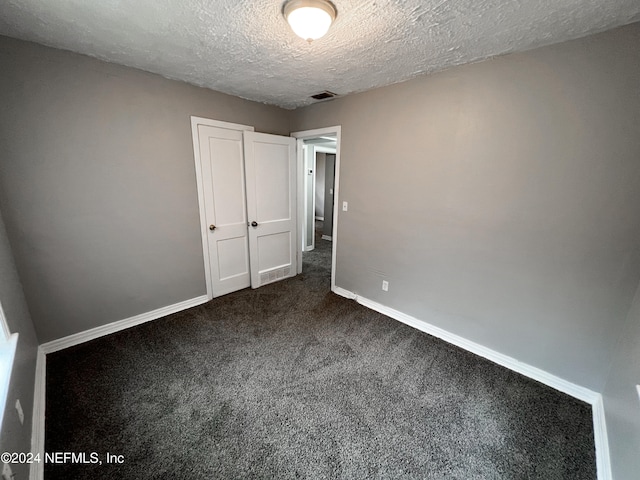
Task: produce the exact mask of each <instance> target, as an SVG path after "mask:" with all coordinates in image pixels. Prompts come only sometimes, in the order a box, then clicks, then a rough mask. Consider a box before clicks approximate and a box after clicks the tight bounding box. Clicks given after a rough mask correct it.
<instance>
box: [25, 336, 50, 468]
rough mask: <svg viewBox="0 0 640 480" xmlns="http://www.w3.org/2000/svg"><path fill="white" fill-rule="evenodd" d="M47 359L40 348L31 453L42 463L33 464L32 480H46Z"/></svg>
mask: <svg viewBox="0 0 640 480" xmlns="http://www.w3.org/2000/svg"><path fill="white" fill-rule="evenodd" d="M46 375H47V357H46V355H45V353H44V350H43V349H42V347H38V354H37V360H36V379H35V385H34V389H33V417H32V419H31V453H34V454H36V453H39V454H40V458H41V459H42V461H41V462H33V463H32V464H31V468H30V470H29V479H30V480H42V479H43V478H44V419H45V402H46Z"/></svg>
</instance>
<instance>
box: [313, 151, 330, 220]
mask: <svg viewBox="0 0 640 480" xmlns="http://www.w3.org/2000/svg"><path fill="white" fill-rule="evenodd" d="M326 158H327V154H326V153H321V152H316V170H315V172H316V188H315V192H316V193H315V195H316V212H315V214H316V217H324V174H325V169H326Z"/></svg>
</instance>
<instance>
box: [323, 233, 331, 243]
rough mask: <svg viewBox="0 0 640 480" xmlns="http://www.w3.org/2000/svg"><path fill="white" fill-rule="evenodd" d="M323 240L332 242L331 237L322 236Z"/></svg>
mask: <svg viewBox="0 0 640 480" xmlns="http://www.w3.org/2000/svg"><path fill="white" fill-rule="evenodd" d="M321 238H322V239H323V240H329V241H330V242H331V237H330V236H329V235H322V237H321Z"/></svg>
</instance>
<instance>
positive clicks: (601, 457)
mask: <svg viewBox="0 0 640 480" xmlns="http://www.w3.org/2000/svg"><path fill="white" fill-rule="evenodd" d="M591 410H592V413H593V437H594V442H595V444H596V466H597V469H598V480H612V479H613V473H612V472H611V458H610V456H609V439H608V436H607V424H606V421H605V416H604V403H603V400H602V395H600V394H598V398H597V399H596V400H595V402H593V403H592V404H591Z"/></svg>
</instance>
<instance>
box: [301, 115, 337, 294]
mask: <svg viewBox="0 0 640 480" xmlns="http://www.w3.org/2000/svg"><path fill="white" fill-rule="evenodd" d="M333 134H335V136H336V171H335V177H334V186H333V233H332V235H333V238H332V245H331V291H335V289H336V252H337V246H338V223H339V222H338V213H339V210H340V209H339V208H338V205H339V203H340V202H339V194H340V139H341V136H342V127H341V126H340V125H335V126H333V127H324V128H316V129H314V130H302V131H299V132H292V133H291V136H292V137H294V138H296V139H297V140H298V141H297V144H298V145H297V148H296V154H297V157H298V232H299V234H302V230H301V229H302V228H304V226H305V225H304V201H305V200H304V192H303V190H304V188H303V186H304V173H305V168H304V157H303V153H302V145H303V142H304V140H305V139H308V138H317V137H321V136H323V135H333ZM314 172H315V168H314ZM301 272H302V241H301V240H299V241H298V273H301Z"/></svg>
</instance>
